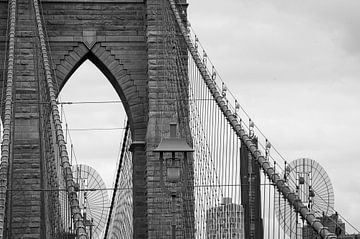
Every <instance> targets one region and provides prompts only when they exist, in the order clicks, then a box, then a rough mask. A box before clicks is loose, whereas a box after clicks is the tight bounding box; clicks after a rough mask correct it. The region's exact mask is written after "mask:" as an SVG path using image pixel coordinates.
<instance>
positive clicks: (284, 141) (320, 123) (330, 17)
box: [63, 0, 360, 228]
mask: <svg viewBox="0 0 360 239" xmlns="http://www.w3.org/2000/svg"><path fill="white" fill-rule="evenodd" d="M189 3H190V6H189V20H190V22H191V24H192V27H193V28H194V29H195V31H196V32H197V35H198V37H199V39H200V41H201V43H202V45H204V46H205V49H206V50H207V53H208V55H209V56H210V58H211V60H212V61H213V62H214V64H215V66H216V68H217V70H218V71H219V72H220V74H221V76H222V78H223V80H224V81H225V82H227V85H228V88H229V89H230V90H231V91H232V92H233V93H234V94H235V95H236V96H237V98H238V100H239V101H240V103H241V104H242V105H243V107H245V109H246V110H247V111H248V113H249V114H250V115H251V117H252V118H253V119H254V121H255V122H256V124H257V125H258V126H259V127H260V128H261V129H262V131H263V132H264V133H265V134H266V135H267V137H268V138H269V139H270V141H271V142H272V144H273V145H275V146H276V147H277V149H278V150H280V152H281V153H282V154H283V155H284V156H285V158H286V159H287V160H288V161H292V160H294V159H297V158H300V157H309V158H312V159H314V160H316V161H317V162H319V163H320V164H321V165H322V166H323V168H324V169H325V170H326V171H327V173H328V175H329V177H330V179H331V181H332V183H333V187H334V191H335V208H336V210H337V211H338V212H339V213H340V214H342V215H343V216H344V217H345V218H346V219H347V220H349V221H350V223H352V224H353V225H354V226H356V227H357V228H360V215H359V213H358V212H359V211H360V174H359V169H360V160H359V155H360V153H359V151H360V147H359V143H360V126H359V122H360V94H359V92H360V80H359V79H358V78H360V45H359V42H360V15H359V12H360V1H358V0H346V1H341V0H317V1H314V0H312V1H310V0H305V1H295V0H291V1H285V0H283V1H280V0H267V1H260V0H252V1H250V0H225V1H215V0H193V1H189ZM84 81H86V83H85V84H84ZM99 82H101V84H99ZM105 83H106V79H104V77H103V76H102V75H101V73H100V72H99V71H98V70H97V69H95V68H93V67H92V66H91V64H88V63H86V64H84V65H83V66H82V67H81V68H80V69H79V70H78V71H77V72H75V74H74V75H73V79H72V80H70V81H69V83H68V84H67V85H66V86H65V88H64V90H63V100H65V101H66V100H67V99H69V100H71V101H72V100H76V101H79V100H80V101H81V100H85V101H86V100H113V99H117V98H116V94H115V92H114V91H113V89H111V85H110V84H107V83H106V84H105ZM76 85H78V86H76ZM80 85H82V86H84V85H87V86H89V90H90V91H88V90H84V91H86V94H85V93H83V92H79V90H78V89H79V88H80ZM74 95H76V98H74ZM79 107H80V108H79ZM85 107H86V108H85ZM92 107H96V106H93V105H78V106H75V105H73V106H66V115H67V117H68V118H69V121H70V122H71V125H70V126H69V127H70V128H104V127H106V128H112V127H121V126H123V119H122V117H123V111H122V109H121V105H119V104H118V105H116V104H113V105H101V106H100V109H101V110H100V111H99V108H92ZM79 109H80V110H79ZM105 109H107V110H108V111H107V112H111V114H109V113H102V112H105V111H103V110H105ZM116 112H119V113H116ZM85 114H87V115H88V116H89V117H88V118H87V119H85V120H81V121H78V120H76V119H78V118H80V117H82V116H84V115H85ZM71 118H73V119H74V120H71ZM119 133H121V130H111V131H90V132H89V131H73V132H72V135H73V138H74V141H77V142H74V143H75V144H76V146H75V151H76V153H77V158H78V160H79V161H80V162H83V163H88V164H89V165H91V166H93V167H95V168H97V169H99V172H100V173H101V175H102V176H103V177H104V179H105V181H106V182H107V183H108V184H110V182H112V177H113V171H114V168H115V166H114V165H115V162H116V157H117V153H118V149H119V144H120V139H118V138H116V136H117V135H118V134H119ZM76 135H78V136H76ZM84 138H86V142H87V143H86V145H84V144H81V143H79V142H81V141H84ZM105 141H106V142H107V143H106V144H101V142H105ZM105 162H106V163H105ZM109 172H110V173H109ZM109 186H111V185H109Z"/></svg>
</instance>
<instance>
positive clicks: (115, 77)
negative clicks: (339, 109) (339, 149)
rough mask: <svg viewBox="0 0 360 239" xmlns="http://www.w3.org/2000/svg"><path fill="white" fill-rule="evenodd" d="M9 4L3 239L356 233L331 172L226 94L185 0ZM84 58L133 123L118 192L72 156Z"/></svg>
mask: <svg viewBox="0 0 360 239" xmlns="http://www.w3.org/2000/svg"><path fill="white" fill-rule="evenodd" d="M0 5H1V7H0V16H1V19H4V21H2V22H1V23H0V52H1V53H0V56H1V57H0V63H1V64H0V66H1V67H2V68H1V70H0V80H1V92H2V94H1V109H2V111H1V112H2V114H1V117H2V124H3V129H2V132H3V134H2V144H1V165H0V178H1V180H0V238H79V239H83V238H254V239H259V238H269V239H270V238H284V239H285V238H359V236H358V235H355V234H353V233H352V235H350V233H348V230H349V229H350V231H351V232H354V231H355V232H357V233H359V231H358V229H356V227H354V226H353V225H352V224H351V223H349V222H348V221H347V220H346V218H344V217H343V216H342V214H341V212H338V211H337V210H336V208H334V195H333V190H332V187H331V183H330V182H329V181H330V180H329V179H328V177H327V175H326V172H325V171H324V170H323V169H322V167H321V166H320V165H319V164H318V163H317V162H316V161H313V160H310V159H306V158H302V159H299V160H297V161H291V162H290V161H288V160H287V159H286V158H284V157H283V156H282V155H281V154H280V151H279V150H278V149H277V148H276V147H274V145H272V144H271V142H270V141H269V140H268V139H267V137H266V135H264V134H263V133H262V131H261V130H260V129H259V127H257V124H256V120H255V119H252V118H251V117H250V116H249V115H248V113H247V112H246V111H245V110H244V108H243V106H242V104H241V102H240V101H239V100H237V99H236V97H235V96H234V94H233V93H232V91H231V89H229V88H228V87H227V85H226V79H222V78H221V77H220V75H219V73H218V71H217V69H216V68H215V66H214V64H213V63H212V62H211V60H210V58H209V57H208V55H207V53H206V50H205V49H204V47H203V46H202V45H201V43H200V41H199V37H198V36H197V35H196V34H195V33H194V31H193V29H192V26H191V25H190V23H189V22H190V21H189V20H188V19H187V7H188V4H187V3H186V1H185V0H179V1H175V0H147V1H143V0H117V1H115V0H92V1H82V0H43V1H38V0H8V1H0ZM86 60H90V61H92V62H93V63H94V64H95V65H96V66H97V67H98V68H99V69H100V70H101V71H102V72H103V73H104V75H105V76H106V77H107V78H108V80H109V81H110V83H111V84H112V86H113V87H114V89H115V91H116V93H117V94H118V96H119V98H120V101H121V103H122V104H123V106H124V109H125V111H126V114H127V118H128V123H127V124H126V126H124V130H123V131H122V132H123V135H122V136H119V137H122V148H121V152H120V154H119V159H118V163H117V165H116V166H114V168H115V167H116V168H115V170H114V171H115V172H114V173H115V175H116V176H115V180H114V183H113V185H112V186H111V188H106V187H105V186H103V183H102V181H101V180H100V179H99V177H98V176H97V173H96V172H95V171H96V169H92V168H90V167H88V166H80V165H75V163H74V161H73V160H72V156H73V152H72V150H73V148H72V145H71V146H70V144H69V132H70V130H69V129H68V128H67V126H66V122H65V121H66V120H65V118H64V116H63V111H62V105H64V104H71V102H62V101H61V99H60V98H59V97H58V96H59V93H60V92H61V90H62V89H63V87H64V85H65V84H66V82H67V81H68V79H69V78H70V77H71V75H72V74H73V73H74V71H75V70H76V69H77V68H78V67H79V66H80V65H81V64H82V63H83V62H84V61H86ZM79 90H80V89H79ZM83 103H84V102H83ZM88 103H94V102H88ZM95 103H100V102H95ZM103 103H113V102H103ZM84 172H86V174H84ZM90 174H91V175H92V177H90V176H89V177H88V176H87V175H90ZM104 191H106V192H108V191H109V192H110V194H111V197H110V200H109V202H106V203H103V204H101V203H100V201H99V200H98V199H96V200H95V199H94V198H95V197H92V195H96V194H97V195H99V196H98V197H100V198H102V199H103V198H105V197H106V193H103V192H104ZM92 199H94V201H93V203H94V204H92V203H91V200H92Z"/></svg>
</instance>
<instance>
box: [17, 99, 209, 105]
mask: <svg viewBox="0 0 360 239" xmlns="http://www.w3.org/2000/svg"><path fill="white" fill-rule="evenodd" d="M149 100H150V101H151V100H154V101H169V100H172V101H175V102H181V101H186V102H188V101H215V99H214V98H208V99H203V98H194V99H174V98H162V99H149ZM12 103H13V104H50V101H33V100H15V101H12ZM56 103H57V104H58V105H84V104H120V103H122V101H120V100H108V101H64V102H60V101H57V102H56Z"/></svg>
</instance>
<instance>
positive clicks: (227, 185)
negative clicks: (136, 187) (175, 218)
mask: <svg viewBox="0 0 360 239" xmlns="http://www.w3.org/2000/svg"><path fill="white" fill-rule="evenodd" d="M248 185H249V184H218V185H195V186H189V187H195V188H211V187H239V186H248ZM260 185H271V186H273V184H268V183H261V184H260ZM165 187H166V186H165ZM154 188H159V189H161V188H162V187H154ZM132 189H133V188H117V189H115V188H88V189H79V190H78V191H77V192H95V191H108V190H117V191H122V190H132ZM7 191H11V192H22V191H29V192H47V191H49V192H52V191H58V192H59V191H60V192H61V191H66V189H8V190H7ZM179 191H181V190H179Z"/></svg>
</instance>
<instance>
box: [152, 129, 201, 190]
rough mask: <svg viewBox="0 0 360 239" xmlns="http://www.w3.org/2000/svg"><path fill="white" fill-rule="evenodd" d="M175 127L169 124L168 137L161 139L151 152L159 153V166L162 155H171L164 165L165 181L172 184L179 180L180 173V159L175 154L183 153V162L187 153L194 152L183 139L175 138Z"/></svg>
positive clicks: (162, 159) (162, 158)
mask: <svg viewBox="0 0 360 239" xmlns="http://www.w3.org/2000/svg"><path fill="white" fill-rule="evenodd" d="M176 126H177V125H176V123H171V124H170V137H169V138H165V139H162V140H161V142H160V144H159V145H158V146H157V147H156V148H155V149H154V151H153V152H159V153H160V161H161V165H162V163H163V161H164V153H166V154H171V157H170V158H166V159H165V163H166V177H167V181H169V182H173V183H175V182H178V181H179V180H180V171H181V170H180V167H181V164H180V162H181V159H180V158H177V157H176V153H183V154H184V160H186V158H187V153H188V152H194V150H193V149H192V148H191V147H190V146H189V145H188V143H187V142H186V140H185V139H183V138H178V137H176Z"/></svg>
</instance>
